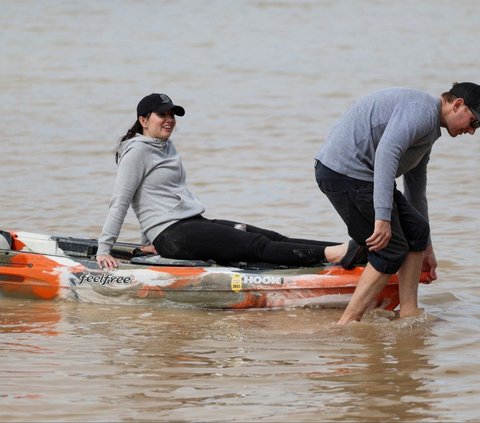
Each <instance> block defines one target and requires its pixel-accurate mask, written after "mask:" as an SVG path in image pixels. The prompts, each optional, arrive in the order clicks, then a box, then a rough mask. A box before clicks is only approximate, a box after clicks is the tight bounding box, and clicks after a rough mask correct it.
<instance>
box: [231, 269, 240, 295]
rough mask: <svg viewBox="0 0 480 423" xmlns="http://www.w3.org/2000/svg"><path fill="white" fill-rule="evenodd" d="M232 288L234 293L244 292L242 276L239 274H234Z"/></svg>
mask: <svg viewBox="0 0 480 423" xmlns="http://www.w3.org/2000/svg"><path fill="white" fill-rule="evenodd" d="M231 287H232V291H233V292H240V291H241V290H242V275H240V274H238V273H234V274H233V276H232V282H231Z"/></svg>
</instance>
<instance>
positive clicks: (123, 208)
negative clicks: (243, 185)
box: [97, 134, 205, 255]
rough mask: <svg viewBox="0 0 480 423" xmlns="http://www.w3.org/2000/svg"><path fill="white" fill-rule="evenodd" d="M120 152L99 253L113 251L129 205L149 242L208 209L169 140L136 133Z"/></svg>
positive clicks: (99, 243) (123, 143) (119, 149)
mask: <svg viewBox="0 0 480 423" xmlns="http://www.w3.org/2000/svg"><path fill="white" fill-rule="evenodd" d="M117 152H118V158H119V159H118V171H117V178H116V180H115V187H114V190H113V195H112V199H111V201H110V206H109V210H108V215H107V219H106V221H105V224H104V225H103V229H102V234H101V235H100V237H99V239H98V251H97V254H98V255H105V254H110V251H111V249H112V246H113V244H114V243H115V241H116V240H117V238H118V235H119V234H120V229H121V227H122V225H123V221H124V219H125V216H126V214H127V211H128V208H129V207H130V205H131V206H132V208H133V211H134V212H135V215H136V216H137V219H138V221H139V223H140V229H141V231H142V238H143V239H142V242H145V241H147V240H148V241H149V242H150V243H152V242H153V241H154V240H155V238H156V237H157V236H158V234H160V233H161V232H162V231H163V230H165V229H166V228H167V227H168V226H170V225H172V224H174V223H175V222H178V221H179V220H182V219H186V218H189V217H193V216H197V215H199V214H202V213H203V212H204V211H205V209H204V207H203V206H202V204H201V203H200V201H199V200H198V198H197V197H196V196H195V195H194V194H193V193H192V192H190V190H189V189H188V187H187V185H186V182H185V169H184V168H183V165H182V160H181V158H180V155H179V154H178V153H177V150H176V149H175V147H174V145H173V143H172V142H171V141H170V140H167V141H164V140H160V139H156V138H151V137H145V136H143V135H140V134H137V135H136V136H135V137H134V138H131V139H129V140H126V141H123V142H122V143H120V145H119V147H118V149H117ZM145 238H146V239H145Z"/></svg>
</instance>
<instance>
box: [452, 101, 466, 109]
mask: <svg viewBox="0 0 480 423" xmlns="http://www.w3.org/2000/svg"><path fill="white" fill-rule="evenodd" d="M464 105H465V102H464V101H463V98H457V99H455V101H454V102H453V111H454V112H456V111H457V110H458V109H460V107H462V106H464Z"/></svg>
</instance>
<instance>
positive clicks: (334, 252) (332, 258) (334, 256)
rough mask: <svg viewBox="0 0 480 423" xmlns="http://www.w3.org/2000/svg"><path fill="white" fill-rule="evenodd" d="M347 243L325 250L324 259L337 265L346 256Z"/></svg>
mask: <svg viewBox="0 0 480 423" xmlns="http://www.w3.org/2000/svg"><path fill="white" fill-rule="evenodd" d="M347 250H348V242H344V243H343V244H340V245H333V246H331V247H326V248H325V258H326V259H327V260H328V261H329V262H330V263H338V262H340V260H341V259H342V258H343V257H344V256H345V254H347Z"/></svg>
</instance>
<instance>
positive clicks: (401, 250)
mask: <svg viewBox="0 0 480 423" xmlns="http://www.w3.org/2000/svg"><path fill="white" fill-rule="evenodd" d="M409 252H410V248H409V243H408V242H407V241H406V240H405V239H395V240H391V241H390V243H389V244H388V245H387V246H386V247H385V248H384V249H382V250H380V251H378V252H376V251H372V252H370V253H369V254H368V261H369V262H370V264H371V265H372V266H373V267H374V268H375V270H377V271H378V272H381V273H387V274H390V275H393V274H395V273H397V272H398V270H399V269H400V267H401V266H402V264H403V262H404V261H405V259H406V258H407V255H408V253H409Z"/></svg>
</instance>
